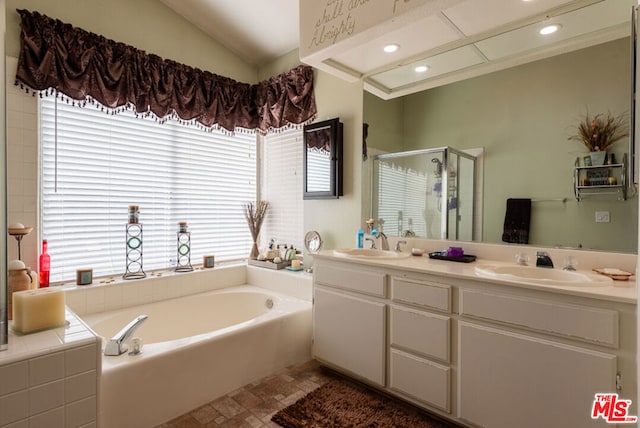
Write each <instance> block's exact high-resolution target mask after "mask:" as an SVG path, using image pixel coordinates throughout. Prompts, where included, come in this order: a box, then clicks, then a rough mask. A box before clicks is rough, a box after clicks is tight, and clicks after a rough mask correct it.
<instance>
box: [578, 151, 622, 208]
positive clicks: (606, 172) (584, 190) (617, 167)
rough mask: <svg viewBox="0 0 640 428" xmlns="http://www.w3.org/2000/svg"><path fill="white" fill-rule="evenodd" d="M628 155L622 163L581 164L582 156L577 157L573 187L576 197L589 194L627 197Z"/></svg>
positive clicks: (580, 197)
mask: <svg viewBox="0 0 640 428" xmlns="http://www.w3.org/2000/svg"><path fill="white" fill-rule="evenodd" d="M626 178H627V155H626V153H625V154H624V155H623V156H622V163H616V164H609V165H598V166H580V158H576V163H575V167H574V170H573V188H574V193H575V196H576V199H577V200H578V201H580V200H582V198H584V197H589V196H605V195H616V196H617V198H618V200H620V201H624V200H626V199H627V179H626Z"/></svg>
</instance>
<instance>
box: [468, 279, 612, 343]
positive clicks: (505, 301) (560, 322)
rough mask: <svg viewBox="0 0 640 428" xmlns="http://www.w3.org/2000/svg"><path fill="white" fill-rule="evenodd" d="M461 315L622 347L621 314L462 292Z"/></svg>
mask: <svg viewBox="0 0 640 428" xmlns="http://www.w3.org/2000/svg"><path fill="white" fill-rule="evenodd" d="M460 315H461V316H467V317H473V318H481V319H486V320H493V321H498V322H501V323H505V324H511V325H514V326H517V327H523V328H528V329H531V330H536V331H540V332H545V333H551V334H555V335H557V336H562V337H567V338H570V339H575V340H580V341H583V342H589V343H596V344H598V345H604V346H609V347H612V348H617V347H618V323H619V321H618V311H615V310H610V309H599V308H592V307H589V306H581V305H571V304H566V303H555V302H551V301H546V300H538V299H533V298H527V297H519V296H511V295H506V294H498V293H487V292H479V291H473V290H461V292H460Z"/></svg>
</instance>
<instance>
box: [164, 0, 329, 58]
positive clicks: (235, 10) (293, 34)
mask: <svg viewBox="0 0 640 428" xmlns="http://www.w3.org/2000/svg"><path fill="white" fill-rule="evenodd" d="M160 1H162V3H164V4H165V5H167V6H169V7H170V8H171V9H173V10H174V11H175V12H176V13H177V14H179V15H182V16H183V17H184V18H185V19H186V20H187V21H189V22H191V23H192V24H193V25H195V26H196V27H198V28H200V29H201V30H202V31H204V32H205V33H207V34H208V35H210V36H211V37H213V38H214V39H216V40H217V41H218V42H220V43H221V44H222V45H224V46H225V47H227V48H228V49H230V50H232V51H233V52H234V53H236V54H237V55H238V56H240V57H241V58H242V59H244V60H245V61H246V62H247V63H249V64H251V65H256V66H257V65H262V64H264V63H266V62H269V61H271V60H273V59H275V58H277V57H279V56H282V55H284V54H286V53H288V52H291V51H292V50H294V49H296V48H297V47H298V44H299V40H300V36H299V33H300V31H299V26H298V20H299V17H298V14H299V12H298V11H299V9H298V0H160ZM313 1H317V0H313Z"/></svg>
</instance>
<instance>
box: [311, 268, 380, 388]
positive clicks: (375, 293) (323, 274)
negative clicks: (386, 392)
mask: <svg viewBox="0 0 640 428" xmlns="http://www.w3.org/2000/svg"><path fill="white" fill-rule="evenodd" d="M386 292H387V275H386V274H385V273H384V272H377V271H375V270H373V271H372V270H371V269H360V268H347V267H344V266H341V265H337V266H331V267H330V266H325V265H324V264H322V263H318V264H316V266H315V272H314V292H313V294H314V295H313V299H314V304H313V323H314V337H313V356H314V357H315V358H316V359H318V360H319V361H322V362H324V363H326V364H328V365H330V366H333V367H336V368H339V369H343V370H346V371H347V372H348V373H350V374H353V375H356V376H357V377H360V378H362V379H363V380H365V381H367V382H369V383H373V384H375V385H378V386H385V372H386V358H385V357H386V333H385V332H386V319H387V316H386V314H387V309H386V304H385V301H384V300H383V299H384V298H385V297H386Z"/></svg>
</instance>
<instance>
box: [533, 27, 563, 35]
mask: <svg viewBox="0 0 640 428" xmlns="http://www.w3.org/2000/svg"><path fill="white" fill-rule="evenodd" d="M560 27H562V25H560V24H551V25H547V26H546V27H542V28H541V29H540V31H538V33H540V34H542V35H543V36H546V35H548V34H553V33H555V32H556V31H558V30H559V29H560Z"/></svg>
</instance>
